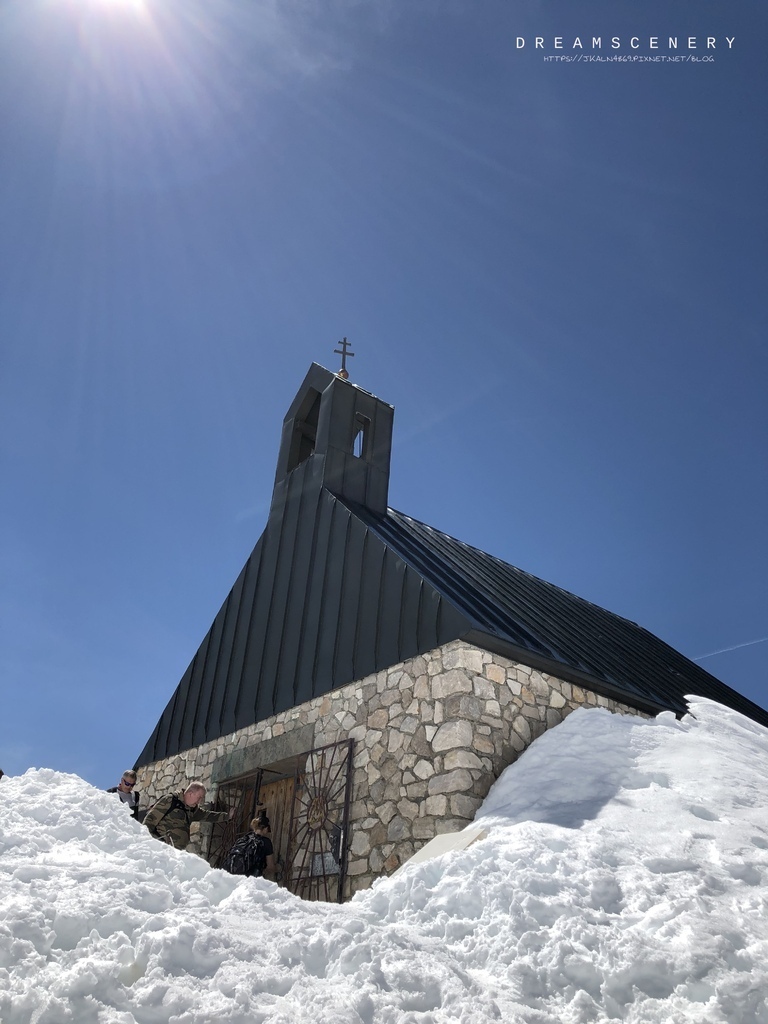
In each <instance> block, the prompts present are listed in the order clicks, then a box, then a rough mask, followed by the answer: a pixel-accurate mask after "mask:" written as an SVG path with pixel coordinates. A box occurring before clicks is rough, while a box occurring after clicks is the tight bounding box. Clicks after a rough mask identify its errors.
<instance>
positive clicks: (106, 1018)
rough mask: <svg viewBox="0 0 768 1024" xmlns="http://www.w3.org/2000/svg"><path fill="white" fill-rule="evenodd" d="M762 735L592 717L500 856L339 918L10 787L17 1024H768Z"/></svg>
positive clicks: (517, 807)
mask: <svg viewBox="0 0 768 1024" xmlns="http://www.w3.org/2000/svg"><path fill="white" fill-rule="evenodd" d="M767 808H768V730H765V729H763V728H762V727H760V726H758V725H755V724H754V723H752V722H750V721H749V720H748V719H746V718H743V717H742V716H740V715H738V714H737V713H736V712H733V711H730V710H728V709H726V708H723V707H720V706H719V705H717V704H713V703H711V702H708V701H704V700H701V699H699V698H693V699H692V701H691V714H690V715H689V716H687V717H686V718H685V719H684V720H683V721H682V722H677V721H675V719H674V717H673V716H672V715H671V714H664V715H661V716H660V717H659V718H657V719H656V720H655V721H642V720H639V719H633V718H621V717H619V716H613V715H610V714H609V713H608V712H606V711H602V710H597V709H596V710H590V711H577V712H575V713H574V714H573V715H571V716H570V717H569V718H568V719H567V720H566V721H565V722H564V723H563V724H562V725H560V726H558V727H557V728H556V729H554V730H552V731H550V732H548V733H546V734H545V735H544V736H542V737H541V738H540V739H538V740H537V741H536V742H535V743H534V744H533V745H532V747H531V748H530V749H529V750H528V751H527V752H526V753H525V754H524V755H523V757H522V758H521V759H520V760H519V761H518V762H517V764H515V765H513V766H512V767H511V768H508V769H507V771H506V772H505V773H504V774H503V775H502V777H501V778H500V779H499V781H498V782H497V783H496V785H495V786H494V788H493V789H492V791H491V793H490V794H489V796H488V799H487V800H486V802H485V804H484V806H483V808H482V809H481V812H480V814H479V815H478V817H479V818H482V820H483V824H484V825H485V826H486V827H489V836H488V838H487V839H485V840H482V841H480V842H478V843H475V845H474V846H471V847H470V848H469V849H468V850H466V851H464V852H461V853H452V854H447V855H445V856H443V857H441V858H438V859H436V860H432V861H429V862H426V863H423V864H418V865H412V866H410V867H408V868H406V869H405V870H404V871H402V872H401V873H399V874H398V875H397V876H395V877H394V878H390V879H383V880H381V881H380V882H379V883H378V884H377V885H376V886H374V888H373V889H372V890H370V891H369V892H366V893H361V894H358V895H357V896H356V897H355V898H354V899H353V900H352V901H351V902H350V903H348V904H346V905H344V906H337V905H329V904H322V903H305V902H302V901H301V900H298V899H296V898H295V897H293V896H291V895H289V894H288V893H286V892H285V891H284V890H282V889H278V888H277V887H275V886H274V885H272V883H270V882H267V881H263V880H253V879H238V878H235V877H232V876H230V875H226V874H224V873H223V872H221V871H216V870H212V869H210V868H209V867H208V866H207V865H206V864H205V863H204V862H203V861H202V860H200V859H198V858H197V857H195V856H194V855H193V854H186V853H180V852H176V851H174V850H172V849H170V848H168V847H166V846H163V845H161V844H160V843H158V842H156V841H155V840H153V839H151V838H150V837H149V835H148V834H147V833H146V831H145V830H144V829H143V827H142V826H140V825H138V824H137V823H135V822H133V821H132V820H130V819H129V817H128V816H127V811H125V809H124V807H123V806H122V805H120V804H119V803H118V802H117V801H116V800H115V798H114V797H112V796H109V795H107V794H104V793H101V792H99V791H97V790H94V789H93V788H92V787H91V786H89V785H87V784H86V783H85V782H83V781H82V780H81V779H78V778H77V777H75V776H72V775H62V774H59V773H56V772H53V771H49V770H45V769H37V770H31V771H29V772H27V773H26V775H24V776H22V777H19V778H8V777H6V778H4V779H2V780H0V1021H2V1024H27V1022H29V1024H66V1022H69V1021H76V1022H82V1024H86V1022H87V1024H90V1022H94V1024H96V1022H98V1024H134V1022H137V1024H203V1022H204V1024H209V1022H213V1021H216V1022H218V1021H226V1022H231V1024H262V1022H263V1024H267V1022H269V1024H301V1022H313V1024H321V1022H322V1024H353V1022H354V1024H358V1022H364V1024H374V1022H377V1024H378V1022H380V1024H442V1022H446V1021H462V1022H466V1024H475V1022H477V1024H481V1022H482V1024H485V1022H487V1021H503V1022H505V1024H516V1022H520V1024H522V1022H525V1024H544V1022H546V1024H572V1022H574V1024H575V1022H591V1021H609V1020H611V1021H613V1020H623V1021H634V1022H638V1024H641V1022H642V1024H662V1022H663V1024H678V1022H680V1024H682V1022H685V1024H691V1022H707V1024H710V1022H723V1024H768V1006H767V1005H766V998H767V997H768V810H767Z"/></svg>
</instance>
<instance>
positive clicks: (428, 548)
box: [350, 504, 768, 726]
mask: <svg viewBox="0 0 768 1024" xmlns="http://www.w3.org/2000/svg"><path fill="white" fill-rule="evenodd" d="M350 508H351V510H352V511H354V513H355V515H357V516H359V517H360V518H361V519H363V520H364V521H365V523H366V525H367V526H368V528H369V529H370V530H372V531H373V532H374V533H375V534H376V535H377V536H378V537H379V538H380V539H381V540H382V541H383V542H384V543H385V544H387V546H388V547H390V548H391V549H392V550H393V551H394V552H395V553H396V554H397V555H398V556H399V557H400V558H402V559H403V560H404V561H405V562H406V564H408V565H410V566H411V567H412V568H414V569H415V570H416V571H417V572H418V573H420V574H421V575H422V576H423V577H424V579H425V580H427V581H428V582H429V583H430V584H431V585H432V586H433V587H434V588H435V589H436V590H437V591H438V592H439V593H440V594H441V595H442V596H443V597H445V598H446V599H448V600H449V601H450V602H451V603H452V604H453V605H454V606H455V607H456V608H457V609H458V610H459V611H460V612H461V613H462V614H463V615H464V616H466V618H467V619H469V620H470V621H471V622H472V623H473V624H474V626H475V628H476V629H477V630H478V631H479V632H481V633H483V634H485V635H487V636H488V637H489V638H496V639H498V640H499V641H502V642H503V643H506V644H509V645H511V646H512V647H514V648H518V649H520V650H522V651H526V652H529V653H530V655H532V656H533V658H535V659H538V660H543V661H544V662H548V663H551V668H550V671H551V672H552V673H553V674H556V673H557V667H558V666H562V667H563V668H564V669H568V670H571V671H572V672H574V673H576V674H577V675H578V676H579V677H582V676H585V677H588V678H590V679H593V680H595V681H596V682H598V683H603V684H605V686H606V687H608V688H609V689H610V690H611V691H617V690H618V691H620V692H621V693H623V694H625V695H626V700H627V702H628V703H630V704H631V703H634V702H637V701H638V700H639V701H641V702H644V703H646V704H648V705H650V706H652V707H653V706H655V707H662V708H669V709H670V710H673V711H675V712H678V713H683V712H685V711H686V708H687V705H686V701H685V697H686V695H688V694H696V695H697V696H701V697H707V698H709V699H711V700H716V701H719V702H720V703H723V704H726V705H728V706H730V707H733V708H735V709H736V710H738V711H741V712H742V713H743V714H746V715H748V716H749V717H750V718H752V719H754V720H755V721H758V722H760V723H762V724H763V725H766V726H768V713H767V712H765V711H764V710H763V709H762V708H760V707H758V705H756V704H753V703H752V701H750V700H748V699H747V698H746V697H743V696H742V695H741V694H739V693H737V692H736V691H735V690H732V689H731V688H730V687H728V686H726V685H725V684H724V683H722V682H720V680H718V679H716V678H715V677H714V676H712V675H710V674H709V673H708V672H707V671H705V670H704V669H702V668H701V667H700V666H699V665H697V664H696V663H695V662H692V661H690V660H689V659H688V658H686V657H684V655H682V654H680V653H679V652H678V651H676V650H675V649H674V648H672V647H670V646H669V645H668V644H666V643H664V641H663V640H660V639H659V638H658V637H656V636H654V635H653V634H652V633H650V632H649V631H648V630H646V629H644V628H643V627H642V626H638V625H637V624H636V623H634V622H631V621H630V620H629V619H625V618H622V617H621V616H620V615H616V614H615V613H613V612H609V611H606V609H604V608H601V607H600V606H599V605H596V604H592V603H591V602H590V601H587V600H585V599H584V598H581V597H577V596H576V595H575V594H571V593H569V592H568V591H567V590H563V589H562V588H560V587H558V586H556V585H555V584H553V583H547V582H546V581H545V580H542V579H539V578H538V577H536V576H533V575H531V574H530V573H527V572H525V571H524V570H522V569H518V568H516V567H515V566H513V565H510V564H508V563H507V562H504V561H502V560H501V559H499V558H496V557H495V556H493V555H489V554H488V553H487V552H485V551H481V550H480V549H479V548H475V547H472V546H471V545H469V544H466V543H464V542H463V541H460V540H457V539H456V538H455V537H451V536H449V535H448V534H446V533H442V532H441V531H439V530H436V529H435V528H434V527H431V526H428V525H427V524H425V523H422V522H419V521H418V520H417V519H413V518H411V517H410V516H407V515H405V514H404V513H402V512H398V511H397V510H395V509H392V508H390V509H388V510H387V514H386V515H385V516H380V515H377V514H375V513H372V512H370V511H369V510H367V509H365V508H362V507H359V506H356V505H352V504H350Z"/></svg>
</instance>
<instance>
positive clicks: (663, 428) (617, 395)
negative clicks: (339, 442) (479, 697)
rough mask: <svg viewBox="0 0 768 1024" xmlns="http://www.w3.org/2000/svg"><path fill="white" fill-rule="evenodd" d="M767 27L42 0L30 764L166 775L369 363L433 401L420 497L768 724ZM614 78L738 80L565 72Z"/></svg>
mask: <svg viewBox="0 0 768 1024" xmlns="http://www.w3.org/2000/svg"><path fill="white" fill-rule="evenodd" d="M766 29H768V15H767V12H766V8H765V5H764V3H758V2H757V0H740V2H738V3H736V4H734V3H733V2H732V0H727V2H726V0H707V2H706V3H699V2H682V0H672V2H670V0H665V2H658V0H642V2H641V0H627V2H623V0H622V2H616V0H606V2H598V0H582V2H580V3H574V2H573V0H544V2H529V3H526V2H514V3H512V2H510V0H472V2H464V0H414V2H412V3H404V2H403V3H393V2H392V3H390V2H383V3H380V2H377V0H369V2H365V3H360V2H356V0H316V2H313V3H305V2H303V0H302V2H299V0H4V3H3V5H2V7H0V224H1V225H2V227H1V229H0V271H1V273H0V289H1V290H2V324H1V331H0V371H1V377H0V458H1V459H2V466H1V467H0V471H1V472H2V485H3V486H2V498H1V499H0V502H1V503H0V560H1V561H0V571H1V575H0V602H1V606H0V614H1V621H2V638H1V641H0V657H1V658H2V661H1V663H0V673H1V680H2V681H1V683H0V685H1V686H2V700H1V703H0V767H2V768H4V769H5V771H6V772H11V773H14V774H15V773H17V772H21V771H23V770H25V769H26V768H27V767H29V766H50V767H53V768H56V769H59V770H63V771H72V772H75V773H77V774H79V775H82V776H83V777H84V778H86V779H88V780H89V781H91V782H93V783H95V784H96V785H99V786H107V785H111V784H114V783H115V782H116V781H117V779H118V778H119V773H120V772H121V771H122V770H123V769H124V768H125V767H126V766H128V765H130V764H131V763H133V761H134V759H135V758H136V756H137V755H138V753H139V752H140V750H141V749H142V747H143V745H144V743H145V741H146V739H147V738H148V736H149V734H150V733H151V731H152V729H153V728H154V725H155V723H156V721H157V718H158V717H159V715H160V713H161V711H162V709H163V707H164V706H165V704H166V702H167V701H168V699H169V698H170V696H171V694H172V692H173V690H174V688H175V686H176V684H177V682H178V680H179V678H180V677H181V675H182V673H183V671H184V669H185V668H186V666H187V664H188V663H189V661H190V659H191V657H192V655H193V654H194V651H195V650H196V648H197V646H198V644H199V642H200V640H201V639H202V637H203V636H204V634H205V632H206V631H207V629H208V627H209V625H210V623H211V621H212V619H213V616H214V615H215V613H216V611H217V610H218V608H219V606H220V604H221V602H222V601H223V599H224V597H225V596H226V594H227V592H228V590H229V588H230V586H231V585H232V583H233V582H234V580H235V578H236V576H237V573H238V572H239V570H240V568H241V566H242V564H243V563H244V561H245V559H246V558H247V556H248V554H249V553H250V551H251V549H252V547H253V545H254V544H255V542H256V541H257V540H258V538H259V536H260V534H261V531H262V529H263V527H264V523H265V519H266V511H267V507H268V503H269V498H270V495H271V490H272V481H273V476H274V468H275V461H276V457H277V448H278V441H279V435H280V427H281V423H282V418H283V416H284V414H285V412H286V410H287V408H288V406H289V404H290V402H291V400H292V398H293V396H294V394H295V392H296V390H297V388H298V386H299V384H300V382H301V380H302V379H303V377H304V374H305V372H306V370H307V369H308V366H309V364H310V362H312V361H313V360H314V361H317V362H320V363H322V364H324V365H326V366H328V367H329V368H331V369H336V368H338V366H337V357H336V356H334V355H333V348H334V347H336V344H337V342H338V340H339V339H340V338H341V337H342V335H346V336H348V337H349V338H350V341H351V342H352V344H353V350H354V351H355V353H356V356H355V358H354V359H353V360H351V364H350V365H351V370H352V379H353V380H354V381H355V382H356V383H359V384H360V385H361V386H362V387H364V388H366V389H367V390H369V391H372V392H374V393H375V394H376V395H378V396H379V397H380V398H383V399H385V400H387V401H389V402H391V403H392V404H394V406H395V408H396V414H395V440H394V454H393V466H392V477H391V488H390V503H391V504H392V505H393V506H394V507H395V508H399V509H401V510H402V511H404V512H407V513H408V514H410V515H412V516H415V517H416V518H419V519H422V520H424V521H426V522H428V523H430V524H431V525H433V526H436V527H438V528H440V529H442V530H444V531H446V532H448V533H451V534H453V535H454V536H457V537H459V538H461V539H462V540H465V541H468V542H469V543H473V544H476V545H478V546H480V547H482V548H484V549H485V550H487V551H490V552H492V553H493V554H495V555H498V556H499V557H501V558H504V559H506V560H507V561H509V562H512V563H513V564H515V565H518V566H520V567H521V568H523V569H526V570H528V571H530V572H533V573H535V574H536V575H539V576H542V577H544V578H545V579H548V580H550V581H552V582H554V583H557V584H559V585H560V586H562V587H565V588H567V589H569V590H571V591H574V592H575V593H577V594H579V595H581V596H582V597H585V598H588V599H589V600H591V601H594V602H596V603H598V604H601V605H603V606H605V607H607V608H609V609H611V610H612V611H615V612H618V613H619V614H621V615H624V616H626V617H628V618H630V619H632V620H634V621H636V622H639V623H640V624H642V625H643V626H645V627H647V628H648V629H650V630H651V631H652V632H654V633H656V634H657V635H659V636H660V637H662V638H663V639H664V640H666V641H667V642H669V643H671V644H672V645H673V646H674V647H676V648H678V649H679V650H680V651H682V652H683V653H684V654H686V655H688V656H689V657H692V658H697V659H698V658H702V657H703V656H705V655H709V654H711V653H712V652H715V651H721V650H722V651H725V653H721V654H717V655H715V656H712V657H706V658H704V660H702V661H701V664H702V665H703V666H704V667H705V668H707V669H708V670H709V671H710V672H712V673H713V674H714V675H717V676H718V677H719V678H721V679H722V680H724V681H725V682H726V683H728V684H729V685H731V686H733V687H735V688H736V689H737V690H739V691H740V692H742V693H744V694H745V695H747V696H748V697H750V698H751V699H752V700H754V701H756V702H757V703H760V704H762V705H763V706H766V704H768V681H767V680H766V668H765V665H766V659H767V658H768V642H766V639H765V638H767V637H768V583H767V582H766V581H768V531H766V523H768V471H767V469H766V448H767V444H766V442H767V441H768V402H767V401H766V389H767V388H766V382H767V381H768V355H767V354H766V326H767V325H766V320H767V319H768V316H767V314H768V299H767V297H766V296H767V293H768V290H767V289H766V269H767V268H768V258H767V257H768V253H767V251H766V250H767V246H768V231H767V230H766V228H767V227H768V216H767V215H766V212H767V211H766V207H767V205H768V203H767V200H768V188H767V187H766V181H767V180H768V146H767V130H766V119H765V99H766V95H768V82H767V81H766V79H767V78H768V63H767V62H766V60H765V51H766V42H767V41H768V32H767V31H766ZM537 35H540V36H542V37H544V39H545V44H546V46H545V49H543V50H539V51H536V50H535V48H534V39H535V37H536V36H537ZM670 35H677V36H678V37H679V40H680V43H679V46H680V48H679V49H678V51H670V50H669V49H668V44H667V39H668V37H669V36H670ZM708 35H711V36H714V37H715V39H716V48H715V49H714V50H709V51H707V50H706V48H705V43H706V37H707V36H708ZM556 36H560V37H562V39H563V49H562V50H556V49H555V44H554V39H555V37H556ZM593 36H601V37H602V40H603V47H602V49H601V50H598V49H593V48H592V45H591V44H592V37H593ZM612 36H617V37H619V39H620V49H619V50H618V51H617V50H613V49H611V48H610V38H611V37H612ZM633 36H637V37H638V40H639V44H640V45H639V47H638V49H632V48H631V44H630V39H631V37H633ZM652 36H653V37H658V38H659V49H657V50H652V49H651V48H650V42H649V40H650V38H651V37H652ZM689 36H694V37H696V39H697V49H696V50H690V49H689V48H688V37H689ZM726 36H728V37H730V38H732V39H733V40H734V42H733V45H732V48H731V49H730V50H728V49H727V43H726ZM517 37H520V38H522V39H524V40H525V43H526V45H525V46H524V47H522V48H518V46H517V45H516V39H517ZM575 37H579V38H580V39H581V40H582V43H583V45H584V50H583V51H580V50H578V48H577V49H575V50H574V48H573V41H574V38H575ZM581 53H583V54H585V55H587V56H589V55H602V56H603V57H606V56H610V55H616V56H621V57H627V56H637V55H640V56H642V55H645V56H651V55H661V56H669V55H679V54H683V55H685V56H699V57H702V56H708V55H709V56H713V57H714V61H713V62H706V61H701V60H699V61H698V62H693V61H687V60H686V61H684V62H677V63H673V62H671V61H660V62H656V63H650V62H630V61H626V60H622V61H616V62H608V61H603V62H598V61H587V60H584V61H582V62H578V63H565V62H555V61H546V60H544V57H545V56H547V55H569V56H570V55H573V54H581ZM739 645H742V646H739ZM728 648H734V649H733V650H726V649H728Z"/></svg>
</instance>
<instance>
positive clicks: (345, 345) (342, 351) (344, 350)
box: [333, 338, 355, 380]
mask: <svg viewBox="0 0 768 1024" xmlns="http://www.w3.org/2000/svg"><path fill="white" fill-rule="evenodd" d="M339 344H340V345H341V348H335V349H334V350H333V351H334V352H335V353H336V355H339V356H341V369H340V370H339V373H338V376H339V377H341V378H342V379H343V380H349V373H348V372H347V356H354V354H355V353H354V352H349V351H348V349H349V342H348V341H347V339H346V338H342V339H341V341H340V342H339Z"/></svg>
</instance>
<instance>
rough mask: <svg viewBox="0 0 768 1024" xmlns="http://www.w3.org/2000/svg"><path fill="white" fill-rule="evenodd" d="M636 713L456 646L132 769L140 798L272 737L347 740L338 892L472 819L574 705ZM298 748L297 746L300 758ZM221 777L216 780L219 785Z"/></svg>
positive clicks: (207, 778)
mask: <svg viewBox="0 0 768 1024" xmlns="http://www.w3.org/2000/svg"><path fill="white" fill-rule="evenodd" d="M583 706H587V707H588V706H594V707H597V706H599V707H604V708H607V709H609V710H611V711H615V712H619V713H622V714H625V713H626V714H639V713H640V712H638V711H636V710H635V709H633V708H631V707H629V706H627V705H624V704H619V703H618V702H616V701H613V700H610V699H608V698H606V697H602V696H598V695H597V694H595V693H593V692H592V691H590V690H587V689H583V688H582V687H580V686H576V685H574V684H571V683H567V682H564V681H563V680H561V679H557V678H556V677H554V676H550V675H547V674H546V673H543V672H539V671H537V670H536V669H531V668H529V667H528V666H527V665H522V664H519V663H516V662H513V661H509V660H508V659H506V658H503V657H501V656H499V655H496V654H491V653H489V652H488V651H485V650H482V649H480V648H478V647H474V646H472V645H470V644H467V643H464V642H463V641H454V642H452V643H450V644H446V645H445V646H444V647H441V648H437V649H436V650H434V651H431V652H430V653H428V654H426V655H420V656H419V657H416V658H413V659H411V660H409V661H407V662H403V663H402V664H400V665H395V666H393V667H392V668H389V669H387V670H385V671H382V672H378V673H376V674H374V675H371V676H367V677H366V678H364V679H361V680H359V681H357V682H354V683H350V684H349V685H347V686H344V687H341V688H340V689H338V690H335V691H333V692H332V693H329V694H326V695H325V696H323V697H318V698H315V699H314V700H311V701H308V702H307V703H306V704H302V705H301V706H300V707H297V708H292V709H291V710H289V711H286V712H283V713H282V714H279V715H275V716H273V717H272V718H269V719H266V720H264V721H263V722H259V723H257V724H255V725H252V726H249V727H248V728H246V729H242V730H240V731H239V732H237V733H233V734H231V735H229V736H225V737H221V738H220V739H218V740H215V741H213V742H210V743H206V744H203V745H202V746H200V747H197V748H195V749H192V750H188V751H185V752H183V753H182V754H179V755H177V756H175V757H172V758H168V759H166V760H165V761H159V762H155V763H154V764H152V765H148V766H146V767H144V768H142V769H141V770H140V771H139V785H138V787H137V788H139V789H140V790H141V792H142V793H143V794H144V798H145V799H146V800H147V801H150V802H151V801H153V800H155V799H157V798H158V797H159V796H161V795H163V794H164V793H167V792H169V791H170V792H173V791H178V790H179V789H181V788H183V786H184V785H185V783H186V782H187V781H189V780H191V779H200V780H201V781H203V782H204V783H206V784H207V785H210V784H211V781H212V778H213V779H216V772H215V767H214V766H215V765H217V764H218V765H221V763H222V760H223V759H225V758H227V757H228V756H230V757H231V755H232V754H233V752H237V751H239V750H242V751H243V752H247V751H248V750H249V749H252V748H254V747H256V746H258V745H259V744H266V743H270V744H271V743H273V742H274V741H276V740H277V738H278V737H285V739H286V740H289V739H290V738H291V737H290V734H291V733H294V732H295V733H296V739H299V738H300V741H301V745H302V746H303V749H304V750H308V749H310V748H312V747H320V746H324V745H325V744H328V743H335V742H337V741H339V740H342V739H349V738H351V739H354V740H355V750H354V762H353V777H352V799H351V806H350V830H349V833H350V844H349V858H348V866H347V881H346V886H345V889H346V891H345V896H349V895H350V894H351V893H352V892H354V891H356V890H357V889H361V888H366V887H367V886H369V885H370V884H371V882H372V881H373V880H374V879H375V878H377V877H378V876H379V875H381V874H389V873H390V872H392V871H394V870H395V869H396V868H397V867H398V866H399V865H400V864H401V863H403V862H404V861H406V860H407V859H408V858H409V857H410V856H411V855H412V854H413V853H414V852H415V850H417V849H418V848H419V847H420V846H423V845H424V843H425V842H427V841H428V840H429V839H431V838H432V837H433V836H435V835H438V834H439V833H442V832H455V831H458V830H459V829H462V828H464V826H465V825H467V824H468V822H470V821H471V820H472V819H473V817H474V814H475V811H476V810H477V808H478V807H479V805H480V804H481V803H482V800H483V798H484V797H485V795H486V794H487V792H488V790H489V789H490V787H491V785H492V784H493V782H494V780H495V779H496V778H497V777H498V776H499V774H500V773H501V771H502V770H503V769H504V768H505V767H506V766H507V765H508V764H511V763H512V762H513V761H514V760H515V759H516V758H517V757H518V755H519V754H520V753H522V751H523V750H525V748H526V747H527V746H528V745H529V743H531V742H532V740H534V739H535V738H536V737H537V736H539V735H540V734H541V733H542V732H544V730H545V729H549V728H551V727H552V726H555V725H557V724H558V723H559V722H561V721H562V720H563V718H565V716H566V715H568V714H569V713H570V712H571V711H573V710H574V709H575V708H577V707H583ZM296 752H298V751H296ZM216 781H222V780H221V779H218V780H216Z"/></svg>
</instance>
